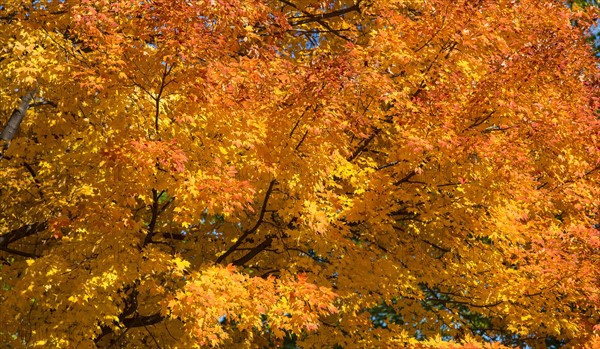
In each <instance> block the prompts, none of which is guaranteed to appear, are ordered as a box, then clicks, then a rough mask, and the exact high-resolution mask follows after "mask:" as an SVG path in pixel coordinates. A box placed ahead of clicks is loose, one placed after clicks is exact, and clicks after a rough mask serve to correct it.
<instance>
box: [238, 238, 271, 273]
mask: <svg viewBox="0 0 600 349" xmlns="http://www.w3.org/2000/svg"><path fill="white" fill-rule="evenodd" d="M272 242H273V237H272V236H267V238H266V240H265V241H263V242H261V243H260V244H258V245H257V246H256V247H254V248H253V249H251V250H250V251H249V252H248V253H246V254H245V255H244V256H243V257H241V258H239V259H236V260H235V261H233V263H232V264H233V265H235V266H240V265H244V264H246V263H248V262H249V261H250V260H251V259H252V258H254V257H256V255H257V254H259V253H261V252H262V251H264V250H265V249H267V248H269V247H270V246H271V243H272Z"/></svg>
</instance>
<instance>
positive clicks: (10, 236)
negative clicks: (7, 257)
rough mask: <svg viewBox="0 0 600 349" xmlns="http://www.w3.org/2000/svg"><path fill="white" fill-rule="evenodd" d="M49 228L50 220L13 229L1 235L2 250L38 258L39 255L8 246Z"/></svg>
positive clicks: (0, 247)
mask: <svg viewBox="0 0 600 349" xmlns="http://www.w3.org/2000/svg"><path fill="white" fill-rule="evenodd" d="M47 228H48V222H47V221H45V222H38V223H32V224H27V225H24V226H22V227H20V228H17V229H14V230H11V231H10V232H8V233H6V234H2V235H0V251H4V252H7V253H10V254H14V255H18V256H22V257H27V258H38V257H39V256H38V255H36V254H33V253H29V252H23V251H19V250H15V249H12V248H10V247H8V245H9V244H11V243H13V242H15V241H18V240H21V239H24V238H26V237H28V236H32V235H35V234H37V233H39V232H42V231H44V230H46V229H47Z"/></svg>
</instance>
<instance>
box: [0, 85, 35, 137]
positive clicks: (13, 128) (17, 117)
mask: <svg viewBox="0 0 600 349" xmlns="http://www.w3.org/2000/svg"><path fill="white" fill-rule="evenodd" d="M36 92H37V88H34V89H33V90H31V91H29V92H27V94H26V95H25V96H23V97H22V98H21V104H19V107H18V108H16V109H15V110H14V111H13V113H12V115H11V116H10V119H8V122H7V123H6V126H4V129H3V130H2V134H0V139H1V140H3V141H5V142H7V143H8V142H10V141H12V139H13V138H14V137H15V135H16V134H17V131H18V130H19V126H20V125H21V121H23V119H24V118H25V113H27V109H29V105H30V104H31V101H32V100H33V96H35V93H36Z"/></svg>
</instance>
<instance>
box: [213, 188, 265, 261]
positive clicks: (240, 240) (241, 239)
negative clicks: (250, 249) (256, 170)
mask: <svg viewBox="0 0 600 349" xmlns="http://www.w3.org/2000/svg"><path fill="white" fill-rule="evenodd" d="M275 183H277V181H276V180H274V179H273V180H272V181H271V182H270V183H269V187H268V188H267V192H266V193H265V199H264V200H263V205H262V208H261V209H260V214H259V216H258V220H257V221H256V223H255V224H254V226H253V227H252V228H250V229H248V230H246V231H244V233H243V234H242V235H241V236H240V237H239V238H238V239H237V241H236V242H235V243H234V244H233V245H232V246H231V247H230V248H229V249H228V250H227V251H225V253H223V254H222V255H220V256H219V258H217V261H216V262H215V263H221V262H223V261H224V260H225V258H227V257H228V256H229V255H230V254H232V253H233V252H234V251H235V250H236V249H237V248H238V247H240V245H241V244H242V243H243V242H244V240H245V239H246V238H247V237H248V236H249V235H250V234H254V232H256V231H257V230H258V228H259V227H260V225H261V224H262V222H263V219H264V218H265V212H266V211H267V204H268V202H269V198H270V197H271V193H272V192H273V187H274V186H275Z"/></svg>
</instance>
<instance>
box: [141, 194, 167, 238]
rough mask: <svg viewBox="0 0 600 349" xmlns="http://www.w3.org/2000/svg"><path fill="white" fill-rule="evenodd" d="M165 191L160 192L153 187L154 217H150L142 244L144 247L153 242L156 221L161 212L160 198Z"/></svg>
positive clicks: (152, 209) (152, 208)
mask: <svg viewBox="0 0 600 349" xmlns="http://www.w3.org/2000/svg"><path fill="white" fill-rule="evenodd" d="M163 193H164V191H161V192H160V194H159V193H158V192H157V190H156V189H152V207H151V212H152V217H151V218H150V223H149V224H148V233H147V234H146V237H145V238H144V244H143V245H142V247H143V246H146V245H148V244H149V243H151V242H152V237H153V236H154V229H155V228H156V221H157V219H158V215H159V214H160V212H159V209H160V208H159V205H158V200H159V198H160V197H161V196H162V194H163Z"/></svg>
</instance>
